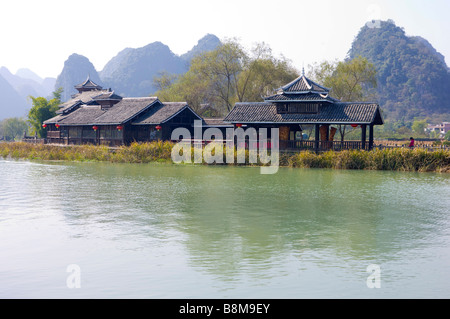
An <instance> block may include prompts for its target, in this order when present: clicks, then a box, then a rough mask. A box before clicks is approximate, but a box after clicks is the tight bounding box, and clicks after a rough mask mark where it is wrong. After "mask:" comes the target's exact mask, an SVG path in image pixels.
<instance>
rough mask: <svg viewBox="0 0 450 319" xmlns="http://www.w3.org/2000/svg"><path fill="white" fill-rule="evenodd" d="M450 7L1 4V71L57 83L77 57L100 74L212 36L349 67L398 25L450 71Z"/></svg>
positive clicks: (239, 0)
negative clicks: (130, 58)
mask: <svg viewBox="0 0 450 319" xmlns="http://www.w3.org/2000/svg"><path fill="white" fill-rule="evenodd" d="M449 14H450V0H427V1H425V0H369V1H366V0H334V1H333V0H315V1H313V0H309V1H303V0H284V1H269V0H208V1H207V0H189V1H187V0H158V1H153V0H147V1H144V0H125V1H124V0H120V1H119V0H75V1H65V0H39V1H36V0H14V1H2V2H1V4H0V30H1V31H0V43H1V46H0V66H6V67H7V68H8V69H9V70H10V71H11V72H12V73H15V72H16V71H17V69H19V68H29V69H31V70H32V71H34V72H35V73H37V74H38V75H39V76H41V77H56V76H57V75H58V74H59V73H60V72H61V70H62V68H63V66H64V61H65V60H67V58H68V57H69V55H71V54H72V53H78V54H81V55H84V56H86V57H87V58H88V59H89V60H90V61H91V62H92V63H93V64H94V66H95V68H96V69H97V71H100V70H102V69H103V67H104V66H105V64H106V63H107V62H108V61H109V60H110V59H111V58H112V57H114V56H115V55H116V54H117V53H118V52H119V51H121V50H122V49H124V48H126V47H132V48H138V47H142V46H145V45H147V44H149V43H151V42H154V41H161V42H163V43H164V44H166V45H168V46H169V47H170V48H171V50H172V51H173V52H174V53H176V54H183V53H185V52H186V51H188V50H190V49H191V48H192V47H193V46H194V45H195V44H196V43H197V41H198V40H199V39H200V38H202V37H203V36H204V35H206V34H207V33H212V34H215V35H217V36H218V37H219V38H221V39H223V38H237V39H238V40H240V43H241V44H243V45H244V46H245V47H247V48H250V47H251V46H252V44H254V43H255V42H265V43H266V44H268V45H269V46H270V47H271V48H272V50H273V53H274V54H275V55H276V56H279V55H281V54H282V55H284V56H285V57H286V58H288V59H290V60H292V62H293V64H294V66H295V67H297V68H298V69H299V70H300V69H301V68H302V65H303V64H304V65H305V67H306V66H307V65H308V64H312V63H314V62H320V61H323V60H333V59H340V60H341V59H343V58H345V55H346V54H347V52H348V50H349V49H350V46H351V43H352V41H353V39H354V38H355V36H356V35H357V34H358V31H359V30H360V28H361V27H362V26H364V24H366V23H367V22H368V21H370V20H372V19H381V20H387V19H392V20H394V21H395V22H396V24H397V25H398V26H401V27H403V28H404V29H405V31H406V33H407V34H408V35H419V36H422V37H424V38H426V39H427V40H429V41H430V42H431V44H432V45H433V46H434V47H435V48H436V49H437V50H438V51H439V52H440V53H442V54H443V55H444V56H446V61H447V64H448V65H450V63H449V62H450V40H449V39H450V37H449V35H448V33H449V31H450V18H449Z"/></svg>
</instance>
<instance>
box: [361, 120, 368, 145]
mask: <svg viewBox="0 0 450 319" xmlns="http://www.w3.org/2000/svg"><path fill="white" fill-rule="evenodd" d="M366 134H367V125H366V124H363V125H361V149H363V150H365V149H366Z"/></svg>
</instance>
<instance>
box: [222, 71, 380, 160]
mask: <svg viewBox="0 0 450 319" xmlns="http://www.w3.org/2000/svg"><path fill="white" fill-rule="evenodd" d="M329 93H330V89H328V88H325V87H323V86H321V85H319V84H317V83H315V82H313V81H311V80H310V79H308V78H307V77H306V76H305V75H302V76H300V77H298V78H297V79H295V80H294V81H292V82H290V83H288V84H286V85H285V86H283V87H281V88H280V89H278V91H277V92H276V94H274V95H272V96H268V97H265V98H264V101H263V102H244V103H236V104H235V106H234V108H233V109H232V110H231V112H230V113H229V114H228V115H227V116H226V117H225V119H224V121H225V122H228V123H232V124H233V125H235V126H242V127H244V128H245V127H254V128H256V129H259V128H263V127H264V128H273V127H276V128H279V136H280V148H281V149H297V150H300V149H311V150H316V151H321V150H330V149H333V150H342V149H366V150H370V149H372V147H373V128H374V125H382V124H383V119H382V116H381V110H380V107H379V106H378V104H376V103H366V102H351V103H348V102H341V101H339V100H337V99H335V98H332V97H331V96H330V94H329ZM311 125H312V126H313V127H314V131H315V134H314V140H310V139H308V140H305V139H304V138H303V136H304V135H303V133H304V129H305V127H307V126H311ZM343 125H350V126H352V127H353V128H358V129H361V140H359V141H340V139H339V141H336V137H337V134H336V132H337V128H338V127H339V126H343ZM367 130H368V131H369V132H368V134H367ZM269 131H270V130H269Z"/></svg>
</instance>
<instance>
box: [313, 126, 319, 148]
mask: <svg viewBox="0 0 450 319" xmlns="http://www.w3.org/2000/svg"><path fill="white" fill-rule="evenodd" d="M319 133H320V125H319V124H316V125H315V137H314V139H315V140H314V149H315V151H316V152H318V151H319V139H320V136H319Z"/></svg>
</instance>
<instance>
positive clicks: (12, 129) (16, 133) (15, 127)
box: [0, 117, 28, 141]
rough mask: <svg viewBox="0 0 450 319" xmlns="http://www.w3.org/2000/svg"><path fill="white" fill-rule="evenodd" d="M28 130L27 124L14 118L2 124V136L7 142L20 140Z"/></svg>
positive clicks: (5, 120) (0, 123)
mask: <svg viewBox="0 0 450 319" xmlns="http://www.w3.org/2000/svg"><path fill="white" fill-rule="evenodd" d="M27 130H28V125H27V122H26V121H25V120H23V119H21V118H17V117H13V118H8V119H4V120H3V121H2V122H0V136H1V137H2V138H3V139H5V140H6V141H14V140H19V139H20V138H21V137H23V135H24V133H25V132H27Z"/></svg>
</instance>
